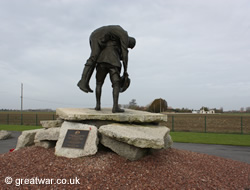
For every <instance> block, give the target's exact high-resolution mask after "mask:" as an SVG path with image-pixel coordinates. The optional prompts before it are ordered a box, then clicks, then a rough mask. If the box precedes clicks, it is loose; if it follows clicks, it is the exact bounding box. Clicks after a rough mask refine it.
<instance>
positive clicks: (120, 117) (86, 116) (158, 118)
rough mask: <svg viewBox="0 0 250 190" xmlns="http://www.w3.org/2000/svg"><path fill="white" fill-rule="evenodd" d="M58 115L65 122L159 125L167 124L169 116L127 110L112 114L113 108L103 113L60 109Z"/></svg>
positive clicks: (91, 110)
mask: <svg viewBox="0 0 250 190" xmlns="http://www.w3.org/2000/svg"><path fill="white" fill-rule="evenodd" d="M56 114H57V115H58V116H59V117H60V118H61V119H63V120H67V121H83V120H102V121H116V122H129V123H159V122H166V121H167V115H163V114H156V113H149V112H144V111H136V110H131V109H125V112H124V113H112V109H111V108H102V110H101V111H96V110H95V109H88V108H58V109H56Z"/></svg>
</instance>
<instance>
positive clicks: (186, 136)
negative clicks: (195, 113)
mask: <svg viewBox="0 0 250 190" xmlns="http://www.w3.org/2000/svg"><path fill="white" fill-rule="evenodd" d="M170 135H171V137H172V139H173V141H174V142H184V143H201V144H222V145H237V146H250V135H240V134H218V133H192V132H170Z"/></svg>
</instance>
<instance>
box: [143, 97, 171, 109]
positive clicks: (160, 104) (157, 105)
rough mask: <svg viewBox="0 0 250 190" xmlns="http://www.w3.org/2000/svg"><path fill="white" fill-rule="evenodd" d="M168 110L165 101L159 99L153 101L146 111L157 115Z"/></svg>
mask: <svg viewBox="0 0 250 190" xmlns="http://www.w3.org/2000/svg"><path fill="white" fill-rule="evenodd" d="M167 108H168V103H167V101H166V100H164V99H162V98H159V99H155V100H154V101H153V102H152V103H151V104H150V106H149V107H148V111H150V112H154V113H159V112H164V111H166V110H167Z"/></svg>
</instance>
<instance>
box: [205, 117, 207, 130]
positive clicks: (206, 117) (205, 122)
mask: <svg viewBox="0 0 250 190" xmlns="http://www.w3.org/2000/svg"><path fill="white" fill-rule="evenodd" d="M206 132H207V116H205V133H206Z"/></svg>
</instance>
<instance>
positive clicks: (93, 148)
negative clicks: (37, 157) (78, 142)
mask: <svg viewBox="0 0 250 190" xmlns="http://www.w3.org/2000/svg"><path fill="white" fill-rule="evenodd" d="M69 129H71V130H87V131H89V133H88V137H87V140H86V142H85V146H84V149H78V148H66V147H62V144H63V142H64V138H65V136H66V134H67V131H68V130H69ZM98 142H99V140H98V137H97V128H96V127H95V126H92V125H87V124H81V123H75V122H67V121H65V122H63V124H62V127H61V129H60V135H59V139H58V141H57V143H56V148H55V154H56V155H57V156H64V157H68V158H78V157H83V156H88V155H94V154H96V152H97V145H98Z"/></svg>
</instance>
